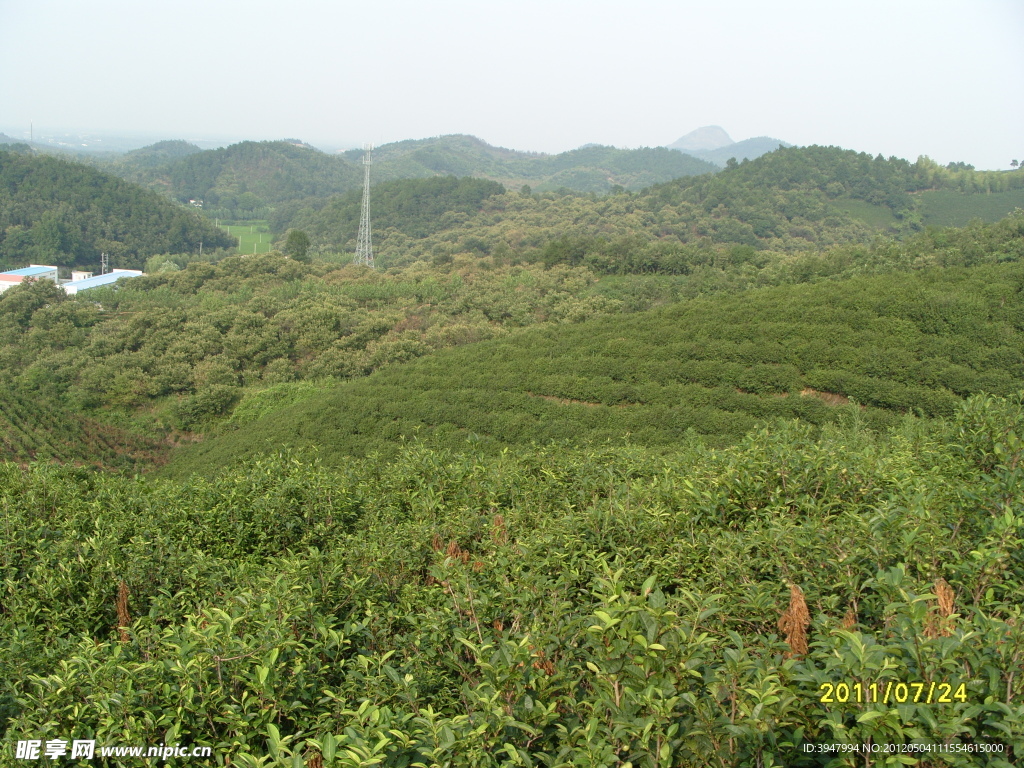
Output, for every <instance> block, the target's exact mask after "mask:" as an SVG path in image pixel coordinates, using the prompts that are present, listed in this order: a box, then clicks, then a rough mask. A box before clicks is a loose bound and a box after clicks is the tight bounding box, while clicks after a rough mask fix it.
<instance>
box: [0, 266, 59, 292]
mask: <svg viewBox="0 0 1024 768" xmlns="http://www.w3.org/2000/svg"><path fill="white" fill-rule="evenodd" d="M28 278H35V279H36V280H52V281H53V283H54V285H56V284H57V268H56V267H50V266H46V265H44V264H31V265H29V266H27V267H22V268H21V269H12V270H10V271H9V272H0V293H3V292H4V291H6V290H7V289H8V288H10V287H11V286H14V285H18V284H20V283H22V282H23V281H25V280H26V279H28Z"/></svg>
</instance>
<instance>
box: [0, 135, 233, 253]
mask: <svg viewBox="0 0 1024 768" xmlns="http://www.w3.org/2000/svg"><path fill="white" fill-rule="evenodd" d="M200 244H202V247H203V248H204V249H208V250H214V249H216V248H229V247H231V246H232V245H233V242H232V239H231V237H230V236H229V235H228V234H227V233H225V232H224V231H222V230H221V229H219V228H217V227H215V226H214V225H213V223H212V222H210V221H208V220H207V219H205V218H203V217H202V216H200V215H198V214H197V213H196V212H195V211H193V210H189V209H186V208H184V207H182V206H178V205H175V204H174V203H171V202H169V201H168V200H166V198H164V197H162V196H160V195H158V194H156V193H154V192H148V191H146V190H143V189H141V188H139V187H137V186H135V185H134V184H130V183H128V182H126V181H123V180H121V179H118V178H116V177H114V176H111V175H109V174H106V173H102V172H100V171H97V170H94V169H93V168H89V167H87V166H84V165H81V164H79V163H74V162H70V161H66V160H62V159H59V158H56V157H51V156H34V155H31V154H28V153H13V152H5V151H0V267H3V268H4V269H11V268H17V267H23V266H26V265H28V264H29V263H30V262H32V263H41V264H56V265H58V266H79V267H93V266H95V267H98V266H99V262H100V254H101V253H107V254H108V255H109V256H110V265H111V266H113V267H127V268H135V269H138V268H141V266H142V264H143V263H144V262H145V260H146V259H147V258H148V257H149V256H152V255H154V254H158V253H192V252H196V251H198V250H199V249H200Z"/></svg>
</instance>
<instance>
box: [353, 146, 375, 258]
mask: <svg viewBox="0 0 1024 768" xmlns="http://www.w3.org/2000/svg"><path fill="white" fill-rule="evenodd" d="M363 149H365V150H366V154H365V155H363V211H362V213H361V214H360V216H359V239H358V240H357V241H356V258H355V262H354V263H356V264H365V265H366V266H368V267H369V268H370V269H374V264H373V238H371V237H370V166H371V165H373V158H372V157H371V153H372V152H373V145H372V144H367V145H366V146H364V147H363Z"/></svg>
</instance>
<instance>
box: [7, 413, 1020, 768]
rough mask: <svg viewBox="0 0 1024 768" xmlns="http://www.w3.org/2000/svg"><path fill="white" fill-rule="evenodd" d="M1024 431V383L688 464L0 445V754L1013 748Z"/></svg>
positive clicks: (726, 753)
mask: <svg viewBox="0 0 1024 768" xmlns="http://www.w3.org/2000/svg"><path fill="white" fill-rule="evenodd" d="M1022 433H1024V408H1022V402H1021V399H1020V397H1019V396H1014V397H1012V398H1008V399H999V398H983V397H979V398H973V399H971V400H970V401H968V402H967V403H965V404H963V405H961V406H958V407H957V408H956V410H955V412H954V413H953V414H951V416H950V418H949V419H948V420H942V421H936V422H933V423H930V424H925V423H922V422H917V421H908V422H907V423H905V424H902V425H901V426H900V428H899V429H897V430H895V431H893V432H891V433H889V434H886V435H878V434H875V433H872V432H870V431H865V430H863V429H861V428H859V427H858V426H857V425H856V424H854V423H850V424H847V425H845V426H842V427H837V428H833V429H829V430H826V431H825V432H824V433H822V434H821V435H819V436H817V437H815V436H814V435H813V434H812V433H811V432H810V430H808V429H807V428H805V427H801V426H798V425H793V424H789V425H779V426H776V427H774V428H772V429H765V430H760V431H757V432H753V433H751V434H749V435H748V436H747V437H746V438H745V439H744V440H742V441H741V442H740V443H739V444H738V445H736V446H734V447H732V448H727V449H722V450H711V449H708V448H706V447H704V446H702V445H700V444H699V443H696V442H691V443H689V444H686V445H682V446H677V447H676V449H675V450H673V451H672V452H671V453H668V454H665V455H655V454H653V453H651V452H649V451H645V450H640V449H635V448H634V449H613V448H589V449H584V450H573V449H571V448H568V447H566V446H564V445H558V446H552V447H550V448H537V447H523V448H520V449H512V450H508V451H505V452H503V453H501V454H500V455H487V454H483V453H480V452H478V451H475V450H470V451H466V452H461V453H451V452H445V451H435V450H429V449H427V448H425V447H424V446H418V445H412V446H406V447H405V448H403V449H402V450H401V451H400V452H399V453H398V454H397V455H396V456H395V458H394V460H393V461H390V462H384V461H382V460H381V459H379V458H373V459H365V460H360V459H351V460H349V461H348V462H346V463H345V465H344V467H343V468H341V469H339V470H338V471H329V470H326V469H324V468H323V467H322V466H320V465H318V464H316V463H315V462H313V463H308V462H306V461H303V460H302V459H301V458H300V457H298V456H295V455H289V454H274V455H269V456H264V457H261V458H254V459H252V460H249V461H246V462H243V463H239V464H237V465H235V466H233V467H231V468H230V469H227V470H226V471H224V472H222V473H221V474H219V475H217V476H216V477H213V478H211V479H207V480H204V479H197V478H192V479H189V480H186V481H182V482H179V483H172V482H166V481H157V480H152V479H148V480H147V479H139V478H135V479H128V478H123V477H118V476H112V475H108V474H98V473H91V472H87V471H84V470H81V469H74V468H70V467H68V468H60V467H53V466H47V465H34V466H32V467H29V468H28V469H25V470H23V469H19V468H17V467H15V466H13V465H10V464H7V465H0V488H2V492H3V501H4V510H5V516H6V517H5V520H6V531H7V534H6V535H7V539H6V546H5V547H3V548H2V549H0V606H2V607H0V631H2V633H3V636H4V637H5V638H6V641H5V642H4V643H2V644H0V748H2V749H3V750H4V752H5V754H14V749H15V742H16V741H18V740H25V739H39V740H41V741H44V742H45V740H46V739H48V738H53V737H56V736H60V738H67V739H92V740H95V741H96V743H97V747H101V746H107V745H119V744H122V745H123V744H167V745H169V746H170V745H176V744H181V745H183V746H188V747H192V746H194V745H207V746H210V747H212V751H213V754H214V756H215V757H216V759H217V760H218V761H223V762H224V763H225V764H227V762H228V761H229V760H230V763H231V765H235V766H247V767H250V768H254V767H255V766H259V765H266V764H267V763H268V761H269V762H273V763H274V764H288V765H296V766H302V765H305V766H310V767H311V768H312V767H314V766H316V767H319V766H324V767H325V768H338V767H341V766H344V767H345V768H356V766H369V765H383V766H402V765H442V764H443V765H453V766H466V767H467V768H468V767H469V766H473V767H475V768H478V767H479V766H498V765H508V764H512V763H515V764H523V765H535V766H552V767H554V766H564V765H609V764H617V763H627V762H628V763H630V764H632V765H636V766H644V767H645V768H654V767H655V766H662V767H669V766H678V767H679V768H696V767H697V766H706V765H708V764H709V763H713V764H715V765H720V766H727V767H731V766H736V767H739V766H753V765H758V766H775V767H779V766H786V767H787V768H802V767H807V768H810V767H811V766H818V765H822V755H821V753H817V752H814V751H813V750H814V745H820V744H839V745H865V744H878V745H886V744H899V745H906V744H909V745H913V744H919V745H920V744H923V745H935V744H940V745H944V746H945V750H944V751H942V752H935V751H932V752H929V753H928V754H927V755H926V756H925V758H924V760H925V761H926V762H927V764H929V765H935V766H939V765H958V766H961V765H986V766H990V767H991V768H1010V766H1013V765H1017V764H1019V762H1020V757H1021V755H1022V754H1024V711H1022V709H1021V704H1020V701H1021V697H1022V696H1024V678H1022V676H1021V675H1020V674H1019V671H1020V660H1021V654H1022V653H1024V626H1022V624H1021V622H1020V604H1019V603H1020V600H1019V595H1020V593H1021V591H1022V590H1024V563H1022V561H1021V559H1020V556H1019V553H1020V550H1021V546H1022V544H1024V539H1022V536H1024V520H1022V518H1021V515H1020V513H1019V508H1018V506H1017V505H1016V503H1015V501H1014V500H1015V499H1018V498H1019V497H1020V494H1021V490H1022V485H1021V484H1022V481H1024V470H1022V467H1024V461H1022V459H1024V456H1022V446H1021V443H1020V439H1019V435H1021V434H1022ZM808 748H809V749H810V751H809V749H808ZM933 750H934V748H933ZM920 757H921V754H920V753H918V752H909V751H908V752H906V753H904V762H906V758H913V759H915V760H918V759H919V758H920ZM861 762H863V758H858V764H860V763H861Z"/></svg>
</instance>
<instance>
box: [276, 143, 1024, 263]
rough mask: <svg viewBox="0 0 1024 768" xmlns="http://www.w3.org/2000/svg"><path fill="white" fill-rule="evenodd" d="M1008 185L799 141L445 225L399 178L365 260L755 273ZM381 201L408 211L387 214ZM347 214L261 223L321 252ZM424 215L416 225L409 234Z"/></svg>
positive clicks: (1019, 178) (346, 242)
mask: <svg viewBox="0 0 1024 768" xmlns="http://www.w3.org/2000/svg"><path fill="white" fill-rule="evenodd" d="M447 183H448V184H449V185H454V184H455V183H456V182H454V181H449V182H447ZM1014 185H1018V186H1020V189H1018V188H1017V187H1015V186H1014ZM436 189H437V193H436V194H438V195H439V196H443V194H448V193H447V192H442V189H443V184H441V183H440V182H438V185H437V187H436ZM1021 189H1024V174H1022V173H1019V172H1018V174H1017V175H1014V174H1009V173H1004V174H1000V173H975V172H973V171H963V170H958V171H955V172H954V171H951V170H949V169H947V168H942V167H940V166H938V165H936V164H934V163H932V162H931V161H929V160H927V158H922V159H921V160H919V161H917V162H916V163H908V162H907V161H905V160H900V159H898V158H889V159H884V158H881V157H871V156H870V155H866V154H863V153H857V152H853V151H849V150H843V149H839V148H836V147H813V146H812V147H791V148H786V149H780V150H777V151H775V152H772V153H770V154H766V155H763V156H762V157H759V158H757V159H756V160H752V161H749V162H744V163H736V164H732V165H730V166H729V167H727V168H725V169H724V170H722V171H721V172H720V173H717V174H705V175H701V176H689V177H683V178H678V179H675V180H673V181H671V182H667V183H664V184H658V185H655V186H653V187H650V188H647V189H644V190H642V191H639V192H633V193H630V192H620V193H617V194H609V195H605V196H602V197H598V196H595V195H583V194H570V193H565V194H554V193H546V194H540V195H538V194H536V193H533V192H530V193H525V191H520V190H515V189H511V190H510V191H507V192H505V193H504V194H494V195H492V196H488V197H487V198H486V199H481V202H480V205H479V206H477V207H476V208H474V207H466V206H462V207H459V208H457V209H454V208H453V212H455V213H457V214H460V215H453V216H446V215H438V213H437V210H438V209H437V205H436V204H435V203H434V202H433V201H430V200H428V199H427V196H426V195H423V192H427V191H429V189H428V188H427V187H424V185H423V182H421V181H418V180H417V181H411V180H404V181H403V180H399V181H392V182H383V183H382V184H381V185H380V192H381V196H382V203H381V205H382V206H383V207H382V215H383V218H382V219H381V226H378V227H377V228H376V230H375V247H376V249H377V257H378V259H379V263H381V264H384V265H387V266H402V265H407V264H410V263H412V262H414V261H416V260H433V261H437V260H442V261H443V260H451V259H452V258H454V257H457V256H459V255H465V256H467V257H472V258H480V257H484V256H491V257H494V258H497V259H500V260H501V261H503V262H527V263H530V262H538V261H539V262H542V263H545V264H554V263H567V264H570V265H586V266H588V267H589V268H591V269H593V270H595V271H596V272H599V273H602V274H623V273H667V274H689V273H691V272H693V271H694V270H695V269H696V268H699V267H701V266H704V265H709V264H713V265H715V266H721V265H722V264H723V263H725V262H748V263H751V264H753V265H755V266H756V265H758V264H759V263H762V262H764V261H765V259H768V258H770V257H769V256H768V254H767V252H776V253H797V252H802V253H814V252H821V251H822V250H824V249H827V248H829V247H830V246H834V245H844V244H851V243H869V242H872V241H873V240H874V239H876V238H877V237H878V235H879V234H884V235H885V236H886V237H898V238H906V237H910V236H912V235H914V234H915V233H916V232H919V231H921V230H922V229H924V228H925V227H926V226H927V225H931V226H936V225H943V222H944V221H946V220H954V219H955V220H957V221H960V220H969V219H970V218H972V215H966V216H965V215H964V214H965V212H973V211H974V210H975V207H976V206H979V205H982V204H988V203H985V202H984V201H995V200H1001V201H1003V203H1002V204H1003V205H1004V207H1008V205H1007V202H1008V201H1011V200H1015V199H1017V196H1019V194H1020V191H1021ZM1000 190H1002V191H1000ZM936 195H940V196H943V197H942V199H943V200H944V201H945V202H944V206H945V207H944V208H943V209H942V210H938V209H933V208H928V207H926V206H927V205H930V204H929V203H927V201H929V200H934V199H937V198H935V197H934V196H936ZM392 198H404V199H408V200H409V204H408V205H406V206H404V207H403V208H402V209H401V210H398V211H394V210H391V209H389V202H388V201H389V199H392ZM358 205H359V193H358V192H355V191H353V192H351V193H349V194H348V195H347V196H341V197H337V198H332V199H330V200H326V201H325V200H320V201H298V202H295V203H289V204H283V205H281V206H279V207H278V209H277V210H276V211H275V212H274V213H273V215H272V217H271V220H272V226H273V228H274V229H275V230H276V231H278V232H284V231H285V230H286V229H287V228H289V227H296V228H299V229H302V230H304V231H306V232H307V234H308V235H309V236H310V237H311V238H312V240H313V241H314V242H315V243H317V245H318V246H319V247H322V248H325V249H328V250H337V251H343V250H348V251H352V250H353V249H354V237H355V233H356V229H357V223H358V212H359V207H358ZM375 205H376V203H375ZM375 210H376V208H375ZM995 210H997V208H993V212H994V211H995ZM929 211H931V212H929ZM395 214H399V215H397V216H396V215H395ZM461 214H465V215H461ZM926 215H927V216H928V218H927V221H926V220H925V216H926ZM402 217H408V222H406V221H405V220H404V219H403V218H402ZM428 218H429V219H431V220H432V221H433V224H432V225H431V227H429V228H424V227H422V226H420V227H413V226H410V225H411V224H412V222H414V221H415V220H418V219H428ZM755 252H762V253H755Z"/></svg>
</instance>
